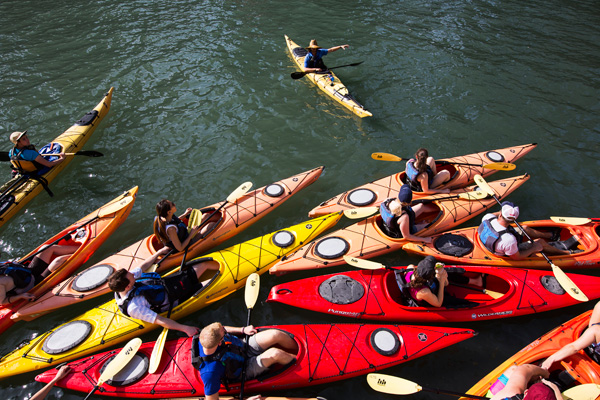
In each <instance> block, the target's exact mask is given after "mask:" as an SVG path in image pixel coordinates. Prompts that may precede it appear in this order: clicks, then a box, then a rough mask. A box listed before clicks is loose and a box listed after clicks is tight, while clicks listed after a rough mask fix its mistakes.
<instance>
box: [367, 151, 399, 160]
mask: <svg viewBox="0 0 600 400" xmlns="http://www.w3.org/2000/svg"><path fill="white" fill-rule="evenodd" d="M371 158H372V159H373V160H379V161H402V160H403V158H402V157H398V156H395V155H393V154H390V153H372V154H371Z"/></svg>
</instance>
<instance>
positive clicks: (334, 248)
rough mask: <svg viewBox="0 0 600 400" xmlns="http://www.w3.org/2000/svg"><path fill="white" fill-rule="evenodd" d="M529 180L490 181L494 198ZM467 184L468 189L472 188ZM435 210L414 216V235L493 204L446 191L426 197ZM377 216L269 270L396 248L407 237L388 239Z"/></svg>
mask: <svg viewBox="0 0 600 400" xmlns="http://www.w3.org/2000/svg"><path fill="white" fill-rule="evenodd" d="M528 179H529V175H527V174H525V175H520V176H516V177H513V178H506V179H501V180H498V181H494V182H490V185H491V186H492V188H493V189H494V191H495V192H496V193H497V195H498V198H504V197H506V196H508V195H509V194H510V193H512V192H513V191H514V190H516V189H517V188H518V187H519V186H521V185H522V184H523V183H525V182H526V181H527V180H528ZM474 189H475V187H470V188H469V190H474ZM427 201H431V202H432V204H435V205H436V206H437V210H436V211H434V212H430V213H424V214H421V215H419V217H417V220H416V223H417V224H422V223H427V225H426V227H425V228H424V229H422V230H421V231H419V232H417V233H416V235H418V236H422V237H423V236H431V235H434V234H436V233H439V232H444V231H446V230H448V229H450V228H453V227H455V226H458V225H460V224H462V223H464V222H465V221H467V220H468V219H471V218H473V217H475V216H476V215H478V214H481V213H483V212H484V211H485V210H487V209H488V208H490V207H492V206H494V205H496V204H497V203H496V200H494V199H493V198H489V197H488V198H484V199H479V200H464V199H460V198H454V197H452V196H451V195H447V194H437V195H433V196H431V197H430V198H428V200H427ZM381 224H382V219H381V216H380V215H379V214H378V215H375V216H372V217H369V218H367V219H364V220H362V221H359V222H358V223H356V224H353V225H350V226H348V227H346V228H343V229H340V230H338V231H335V232H333V233H330V234H329V235H327V236H325V237H323V238H322V239H320V240H319V241H317V242H311V243H308V244H306V245H304V246H303V247H301V248H300V249H298V250H297V251H296V252H294V253H293V254H292V255H290V256H288V257H285V258H283V259H282V260H281V261H279V262H278V263H277V264H275V265H274V266H273V267H272V268H271V269H270V270H269V272H270V273H271V274H277V275H281V274H283V273H287V272H291V271H301V270H307V269H317V268H325V267H333V266H335V265H341V264H343V263H344V259H343V256H350V257H358V258H371V257H376V256H379V255H382V254H385V253H389V252H392V251H394V250H399V249H400V248H402V246H403V245H404V244H406V243H408V240H406V239H403V238H399V239H395V238H391V237H389V236H387V235H386V234H385V233H384V232H383V231H382V228H381Z"/></svg>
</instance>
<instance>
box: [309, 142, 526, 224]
mask: <svg viewBox="0 0 600 400" xmlns="http://www.w3.org/2000/svg"><path fill="white" fill-rule="evenodd" d="M536 146H537V143H531V144H526V145H523V146H513V147H507V148H504V149H497V150H489V151H483V152H481V153H473V154H467V155H465V156H460V157H452V158H442V159H440V160H436V167H437V169H438V171H441V170H447V171H449V172H450V176H451V178H450V180H449V181H448V182H446V183H444V184H443V185H441V186H440V187H439V188H436V189H450V190H451V191H452V192H455V193H459V192H465V191H466V190H465V189H464V187H465V186H468V185H472V184H473V182H474V181H473V178H474V176H475V175H477V174H479V175H481V176H483V177H484V178H485V177H486V176H489V175H491V174H493V173H494V172H496V170H494V169H487V168H483V165H485V164H490V163H494V162H506V163H512V162H514V161H516V160H518V159H519V158H521V157H523V156H525V155H526V154H528V153H529V152H530V151H531V150H533V149H535V147H536ZM464 164H475V165H464ZM398 165H401V166H402V167H403V166H404V163H402V164H398ZM405 179H406V173H405V172H404V168H403V170H402V172H398V173H396V174H392V175H390V176H387V177H385V178H381V179H378V180H376V181H373V182H369V183H367V184H365V185H362V186H359V187H357V188H354V189H351V190H348V191H346V192H344V193H341V194H339V195H337V196H335V197H332V198H331V199H329V200H327V201H324V202H322V203H321V204H319V205H318V206H317V207H315V208H313V209H312V210H311V211H310V212H309V213H308V215H309V216H311V217H316V216H318V215H324V214H329V213H332V212H338V211H344V210H347V209H350V208H357V207H367V206H369V207H371V206H378V205H379V204H380V203H381V202H382V201H384V200H386V199H389V198H390V197H396V196H398V191H400V187H401V186H402V185H403V184H404V180H405ZM425 196H427V195H425V194H422V193H419V192H414V193H413V199H415V200H416V199H418V198H422V197H425Z"/></svg>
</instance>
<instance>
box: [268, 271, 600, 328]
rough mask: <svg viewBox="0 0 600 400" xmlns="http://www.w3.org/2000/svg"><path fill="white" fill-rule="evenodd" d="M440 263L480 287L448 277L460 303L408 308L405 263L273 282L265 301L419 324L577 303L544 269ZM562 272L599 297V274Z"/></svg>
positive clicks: (591, 295) (512, 314)
mask: <svg viewBox="0 0 600 400" xmlns="http://www.w3.org/2000/svg"><path fill="white" fill-rule="evenodd" d="M446 268H449V269H448V271H453V270H454V271H456V272H463V271H464V276H465V277H471V278H475V277H477V276H479V275H480V274H486V275H485V280H484V281H483V284H484V287H480V286H473V285H462V284H454V283H453V282H452V281H450V284H449V285H448V286H447V287H446V290H445V295H448V294H449V295H451V296H453V297H454V298H456V299H459V300H460V301H462V303H463V304H460V305H459V304H458V303H459V301H454V302H452V301H451V302H449V303H447V304H446V305H445V306H442V307H429V306H427V307H410V306H409V305H408V303H407V301H406V300H407V297H410V294H409V293H407V290H406V286H405V282H406V280H405V279H406V278H405V273H406V267H393V268H390V269H378V270H362V269H361V270H355V271H347V272H341V273H337V274H329V275H321V276H315V277H309V278H304V279H300V280H297V281H292V282H287V283H282V284H279V285H276V286H273V288H272V289H271V292H270V293H269V298H268V299H267V302H276V303H282V304H287V305H290V306H295V307H300V308H304V309H307V310H312V311H316V312H321V313H326V314H330V315H338V316H342V317H350V318H359V319H369V320H376V321H381V322H383V321H386V322H419V323H436V322H441V323H446V322H463V321H466V322H468V321H481V320H489V319H497V318H508V317H517V316H521V315H527V314H533V313H539V312H542V311H550V310H555V309H557V308H562V307H567V306H572V305H575V304H579V302H578V301H577V300H575V299H574V298H572V297H571V296H569V295H568V294H567V292H565V291H564V290H563V289H562V288H561V287H560V285H559V284H558V281H557V280H556V278H554V276H553V275H552V273H550V272H547V271H540V270H528V269H525V268H507V267H502V268H500V267H483V266H464V267H462V266H461V267H451V266H446ZM568 276H569V278H570V279H571V280H572V281H573V282H574V283H575V284H576V285H577V286H578V287H579V289H581V290H582V291H583V292H584V293H585V294H586V295H587V296H588V298H590V299H596V298H599V297H600V277H596V276H587V275H577V274H568ZM398 280H400V282H398ZM490 291H491V292H490Z"/></svg>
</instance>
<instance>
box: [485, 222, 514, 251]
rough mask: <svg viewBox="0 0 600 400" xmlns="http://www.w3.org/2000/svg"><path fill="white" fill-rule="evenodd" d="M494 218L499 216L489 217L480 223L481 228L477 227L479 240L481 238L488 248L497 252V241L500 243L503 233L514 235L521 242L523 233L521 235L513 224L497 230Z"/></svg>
mask: <svg viewBox="0 0 600 400" xmlns="http://www.w3.org/2000/svg"><path fill="white" fill-rule="evenodd" d="M494 219H497V218H489V219H486V220H483V222H482V223H481V225H479V228H477V234H478V235H479V240H481V243H483V245H484V246H485V248H486V249H488V250H489V251H491V252H492V253H495V252H496V243H498V241H499V240H500V238H501V237H502V235H503V234H505V233H508V234H511V235H513V236H514V237H515V238H516V239H517V243H520V242H521V240H522V238H521V235H519V234H518V233H517V231H515V229H514V228H513V227H512V226H509V227H508V228H506V229H503V230H501V231H497V230H496V229H494V227H493V226H492V220H494Z"/></svg>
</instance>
